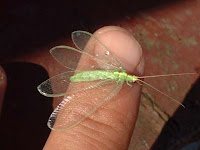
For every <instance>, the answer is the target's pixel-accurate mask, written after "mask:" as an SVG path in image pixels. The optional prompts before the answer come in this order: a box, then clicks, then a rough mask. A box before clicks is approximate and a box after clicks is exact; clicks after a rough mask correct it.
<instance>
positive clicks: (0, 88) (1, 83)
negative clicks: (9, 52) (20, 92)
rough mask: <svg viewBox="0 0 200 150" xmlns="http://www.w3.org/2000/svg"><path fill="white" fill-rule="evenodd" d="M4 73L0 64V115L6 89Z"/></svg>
mask: <svg viewBox="0 0 200 150" xmlns="http://www.w3.org/2000/svg"><path fill="white" fill-rule="evenodd" d="M6 84H7V80H6V74H5V72H4V70H3V68H2V67H1V66H0V115H1V109H2V105H3V99H4V95H5V91H6Z"/></svg>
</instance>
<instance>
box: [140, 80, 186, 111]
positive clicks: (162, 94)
mask: <svg viewBox="0 0 200 150" xmlns="http://www.w3.org/2000/svg"><path fill="white" fill-rule="evenodd" d="M137 81H139V82H141V83H144V84H145V85H147V86H149V87H151V88H152V89H154V90H156V91H157V92H159V93H160V94H162V95H164V96H166V97H168V98H169V99H171V100H173V101H175V102H176V103H178V104H180V105H181V106H182V107H183V108H185V106H184V105H183V104H182V103H180V102H179V101H178V100H176V99H174V98H172V97H170V96H169V95H167V94H165V93H164V92H162V91H160V90H158V89H157V88H155V87H154V86H152V85H150V84H149V83H147V82H144V81H142V80H140V79H138V80H137Z"/></svg>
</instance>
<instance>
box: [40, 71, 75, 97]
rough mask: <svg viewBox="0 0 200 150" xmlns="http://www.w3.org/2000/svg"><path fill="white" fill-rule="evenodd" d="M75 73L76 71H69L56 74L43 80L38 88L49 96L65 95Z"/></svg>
mask: <svg viewBox="0 0 200 150" xmlns="http://www.w3.org/2000/svg"><path fill="white" fill-rule="evenodd" d="M73 74H74V71H68V72H64V73H61V74H59V75H56V76H54V77H52V78H50V79H48V80H46V81H44V82H42V83H41V84H40V85H39V86H38V87H37V89H38V91H39V92H40V93H41V94H42V95H44V96H47V97H59V96H64V95H65V93H66V91H67V88H68V86H69V84H70V80H69V79H70V77H71V76H72V75H73Z"/></svg>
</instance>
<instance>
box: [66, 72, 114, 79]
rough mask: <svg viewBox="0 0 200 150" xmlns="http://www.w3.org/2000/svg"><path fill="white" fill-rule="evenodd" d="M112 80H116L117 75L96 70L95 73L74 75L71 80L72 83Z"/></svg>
mask: <svg viewBox="0 0 200 150" xmlns="http://www.w3.org/2000/svg"><path fill="white" fill-rule="evenodd" d="M105 79H111V80H116V75H115V74H113V72H109V71H103V70H94V71H83V72H80V73H77V74H75V75H73V76H72V77H71V78H70V81H71V82H81V81H95V80H105Z"/></svg>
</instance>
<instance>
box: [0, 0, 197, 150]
mask: <svg viewBox="0 0 200 150" xmlns="http://www.w3.org/2000/svg"><path fill="white" fill-rule="evenodd" d="M199 10H200V0H168V1H166V0H148V1H147V0H132V1H131V0H117V1H90V0H85V1H73V0H71V1H70V0H57V1H47V0H43V1H41V0H40V1H39V0H38V1H25V0H20V1H9V0H7V1H5V0H4V1H1V2H0V65H2V67H3V68H4V70H5V72H6V75H7V82H8V83H7V90H6V94H5V98H4V102H3V107H2V112H1V118H0V126H1V128H0V149H1V150H10V149H20V150H23V149H27V148H28V149H29V150H36V149H42V148H43V146H44V144H45V142H46V140H47V138H48V135H49V133H50V129H48V127H47V126H46V122H47V120H48V117H49V115H50V114H51V112H52V111H53V108H54V107H55V106H56V105H57V104H58V103H59V100H57V101H53V99H51V98H46V97H44V96H42V95H40V94H39V92H38V91H37V89H36V87H37V86H38V85H39V84H40V83H41V82H42V81H44V80H46V79H48V78H49V77H52V76H54V75H56V74H58V73H59V72H63V69H64V68H62V66H60V65H59V64H57V63H56V61H55V60H54V59H53V58H52V57H51V55H50V54H49V49H50V48H52V47H54V46H56V45H60V44H62V45H69V46H73V44H72V41H71V32H72V31H75V30H86V31H88V32H91V33H93V32H94V31H95V30H97V29H99V28H101V27H103V26H106V25H115V26H121V27H123V28H125V29H127V30H128V31H129V32H130V33H132V34H133V36H134V37H135V38H136V39H137V40H138V41H139V43H140V44H141V46H142V48H143V51H144V56H145V62H146V71H145V74H146V75H156V74H168V73H184V72H195V71H198V70H199V68H200V49H199V44H200V18H199V16H200V11H199ZM145 81H147V82H148V83H150V84H152V85H153V86H155V87H156V88H158V89H160V90H162V91H164V92H165V93H166V94H168V95H170V96H171V97H173V98H176V99H178V100H179V101H180V102H182V103H183V104H184V105H185V107H186V108H185V109H184V108H183V107H181V106H179V105H178V104H176V103H174V102H172V101H171V100H169V99H168V98H166V97H164V96H163V95H160V94H159V93H157V92H156V91H153V90H152V89H149V88H148V87H145V86H144V88H143V93H142V98H141V105H140V112H139V117H138V121H137V124H136V128H135V130H134V135H133V137H132V140H131V143H130V146H129V149H130V150H148V149H152V150H199V149H200V125H199V124H200V115H199V114H200V94H199V91H200V79H199V78H198V76H184V77H176V78H174V77H173V78H172V77H169V78H160V79H156V80H155V79H154V80H152V79H151V80H150V79H148V80H145ZM30 146H31V147H30Z"/></svg>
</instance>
